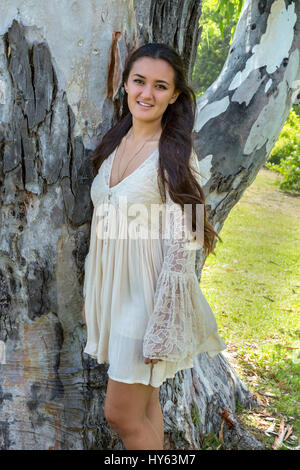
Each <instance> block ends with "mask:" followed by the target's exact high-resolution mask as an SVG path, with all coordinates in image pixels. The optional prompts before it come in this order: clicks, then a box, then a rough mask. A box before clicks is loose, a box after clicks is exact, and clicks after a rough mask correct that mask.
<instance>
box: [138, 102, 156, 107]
mask: <svg viewBox="0 0 300 470" xmlns="http://www.w3.org/2000/svg"><path fill="white" fill-rule="evenodd" d="M137 103H138V104H139V105H140V106H142V108H153V106H154V105H153V104H147V103H143V102H142V101H138V102H137Z"/></svg>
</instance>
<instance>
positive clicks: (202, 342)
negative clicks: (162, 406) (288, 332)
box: [143, 151, 226, 362]
mask: <svg viewBox="0 0 300 470" xmlns="http://www.w3.org/2000/svg"><path fill="white" fill-rule="evenodd" d="M191 168H192V169H195V170H196V174H197V176H196V177H197V178H200V174H199V172H198V171H197V170H199V166H198V158H197V155H196V153H195V152H194V151H193V152H192V155H191ZM185 221H186V219H185V215H184V213H183V212H182V209H181V207H180V205H179V204H174V202H173V201H172V199H171V197H170V195H169V193H168V190H167V188H166V203H165V219H164V240H163V256H164V260H163V264H162V268H161V271H160V274H159V276H158V279H157V283H156V289H155V294H154V309H153V312H152V314H151V315H150V317H149V320H148V324H147V327H146V331H145V335H144V339H143V356H144V357H147V358H150V359H161V360H166V361H172V362H177V361H180V360H183V359H185V358H190V359H191V358H193V357H194V356H195V355H196V354H198V353H200V352H204V351H207V352H208V354H209V355H210V356H211V357H213V356H214V355H216V354H217V353H218V352H220V351H221V350H223V349H225V348H226V344H225V343H224V341H223V340H222V339H221V338H220V337H219V335H218V333H217V323H216V320H215V317H214V314H213V312H212V311H211V308H210V306H209V304H208V302H207V301H206V299H205V297H204V296H203V294H202V292H201V289H200V286H199V282H198V278H197V275H196V272H195V257H196V249H197V248H199V245H198V244H197V243H196V242H192V243H190V242H191V240H192V238H191V234H190V232H189V230H187V226H186V222H185ZM168 228H170V230H168ZM166 235H168V236H166Z"/></svg>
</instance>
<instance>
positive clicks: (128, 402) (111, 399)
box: [104, 380, 153, 429]
mask: <svg viewBox="0 0 300 470" xmlns="http://www.w3.org/2000/svg"><path fill="white" fill-rule="evenodd" d="M152 391H153V388H152V387H147V386H142V385H141V384H124V383H118V382H115V381H111V380H109V383H108V387H107V391H106V397H105V404H104V416H105V419H106V420H107V421H108V423H109V424H110V425H111V427H112V428H114V429H115V428H116V427H118V428H123V429H128V428H134V429H135V428H136V427H137V426H138V425H139V423H141V422H142V421H143V419H145V416H146V410H147V405H148V404H149V402H150V399H151V395H152Z"/></svg>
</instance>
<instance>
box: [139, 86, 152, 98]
mask: <svg viewBox="0 0 300 470" xmlns="http://www.w3.org/2000/svg"><path fill="white" fill-rule="evenodd" d="M141 97H142V98H148V99H149V98H151V97H152V88H151V85H145V86H144V87H143V89H142V92H141Z"/></svg>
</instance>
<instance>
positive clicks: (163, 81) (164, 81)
mask: <svg viewBox="0 0 300 470" xmlns="http://www.w3.org/2000/svg"><path fill="white" fill-rule="evenodd" d="M134 75H137V76H138V77H141V78H146V77H144V76H143V75H140V74H139V73H134V74H133V76H134ZM155 81H156V82H162V83H166V84H167V85H170V83H168V82H166V80H155Z"/></svg>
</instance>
